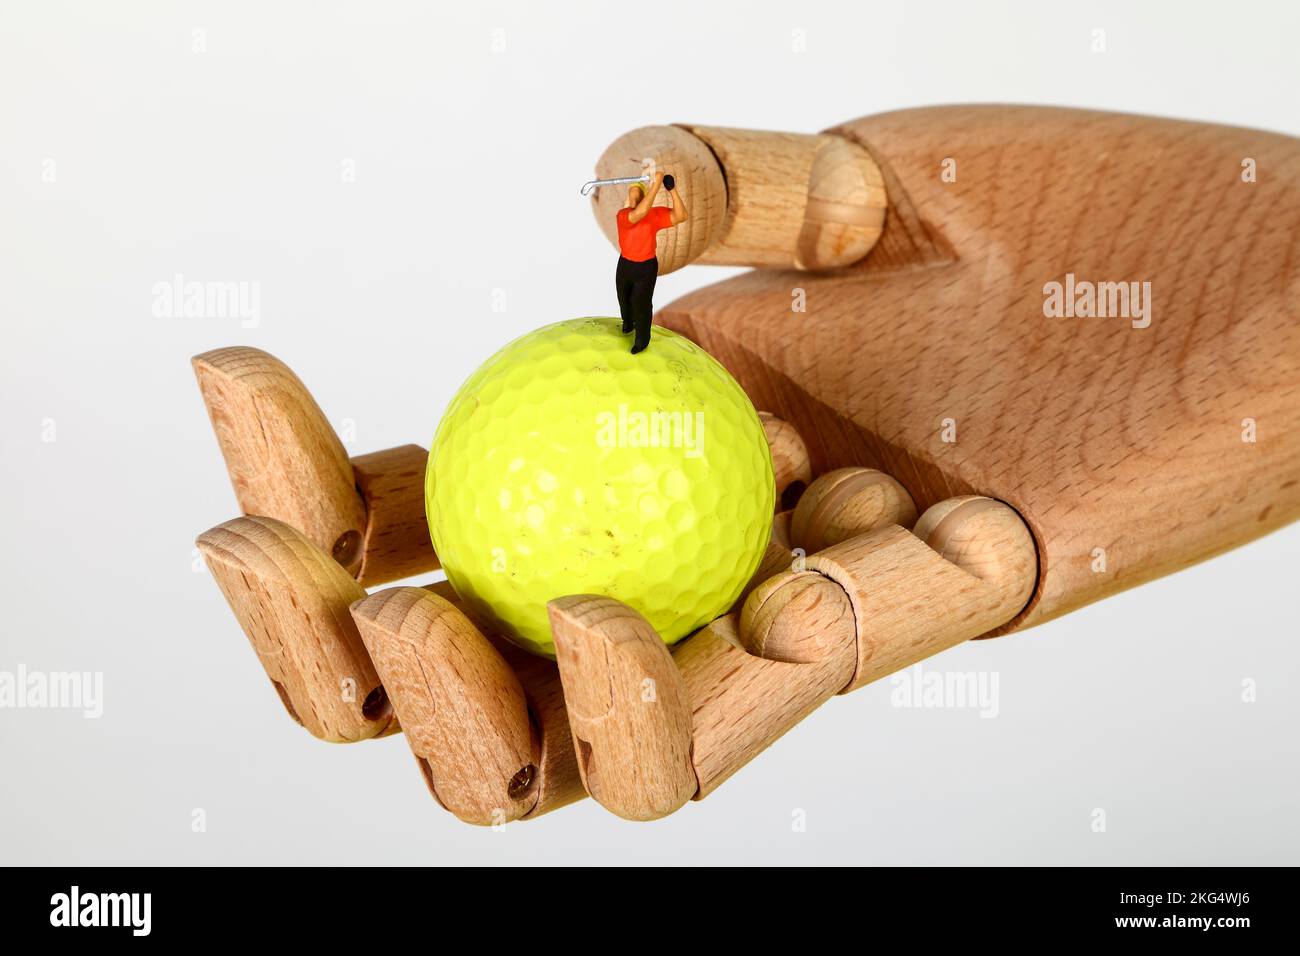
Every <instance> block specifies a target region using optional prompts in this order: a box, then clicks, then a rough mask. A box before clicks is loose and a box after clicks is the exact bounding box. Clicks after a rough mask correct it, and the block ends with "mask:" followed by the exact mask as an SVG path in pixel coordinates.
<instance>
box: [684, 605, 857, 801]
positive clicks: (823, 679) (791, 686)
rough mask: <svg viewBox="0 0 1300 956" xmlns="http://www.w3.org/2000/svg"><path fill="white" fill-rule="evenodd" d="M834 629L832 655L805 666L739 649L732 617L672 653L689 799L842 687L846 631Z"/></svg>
mask: <svg viewBox="0 0 1300 956" xmlns="http://www.w3.org/2000/svg"><path fill="white" fill-rule="evenodd" d="M841 623H842V626H841V627H840V628H839V630H838V632H837V634H838V641H837V642H835V643H836V649H835V650H834V651H833V652H830V653H828V654H827V656H826V657H824V658H822V659H821V660H819V661H817V662H814V663H809V664H792V663H786V662H784V661H769V660H764V659H763V658H761V657H755V656H754V655H753V654H750V653H749V652H748V651H746V650H745V649H744V648H743V647H741V646H740V641H739V637H738V635H737V625H738V617H737V615H735V614H728V615H727V616H725V617H720V618H718V619H717V620H716V621H714V622H713V623H712V624H710V625H708V626H707V627H704V628H702V629H701V630H699V631H696V632H695V634H693V635H692V636H691V637H689V638H687V639H686V640H685V641H682V642H681V643H679V644H677V645H676V646H675V647H674V648H673V659H674V660H675V661H676V662H677V666H678V668H679V669H680V670H681V673H682V680H683V682H684V683H685V686H686V694H687V696H688V698H689V699H690V702H691V724H692V739H693V741H694V743H693V749H692V757H693V760H694V764H695V774H696V777H697V778H698V780H699V790H698V791H697V792H696V794H695V799H696V800H701V799H703V798H704V797H706V796H708V795H709V794H710V793H712V792H713V791H714V790H716V789H717V788H718V787H719V786H720V785H721V784H722V783H723V782H724V781H725V780H726V779H727V778H728V777H730V776H731V775H732V774H734V773H735V772H736V771H737V770H739V769H740V768H741V767H743V766H744V765H745V764H747V763H749V761H751V760H753V759H754V757H756V756H758V754H760V753H762V752H763V751H764V750H766V749H767V748H768V747H769V746H771V745H772V744H773V743H774V742H775V741H776V740H778V739H779V738H780V737H781V735H782V734H784V733H785V732H786V731H787V730H789V729H790V728H791V727H793V726H794V725H795V724H797V723H799V721H801V720H803V719H804V718H805V717H807V716H808V715H809V714H810V713H812V712H813V711H814V710H816V709H817V708H818V707H820V706H821V705H822V704H823V703H825V702H826V701H827V700H829V699H830V698H831V697H834V696H835V694H836V693H837V692H838V691H840V690H841V689H842V688H843V687H844V686H845V685H846V684H847V683H848V681H849V679H850V678H851V677H852V676H853V668H854V660H855V657H856V654H855V651H854V630H853V622H852V620H851V619H849V620H845V621H842V622H841ZM830 644H831V642H829V641H828V642H827V646H828V647H829V646H830Z"/></svg>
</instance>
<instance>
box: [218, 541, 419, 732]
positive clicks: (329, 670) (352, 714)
mask: <svg viewBox="0 0 1300 956" xmlns="http://www.w3.org/2000/svg"><path fill="white" fill-rule="evenodd" d="M197 544H198V547H199V551H200V552H201V553H202V555H203V559H204V561H206V562H207V565H208V568H209V569H210V570H211V572H212V576H213V578H214V579H215V580H216V582H217V585H218V586H219V587H220V588H221V593H222V594H224V595H225V597H226V601H227V603H228V604H229V605H230V609H231V610H232V611H233V612H234V614H235V618H236V619H237V620H238V621H239V624H240V626H241V627H242V628H243V629H244V633H245V634H246V635H248V640H249V642H250V643H251V644H252V645H253V650H254V651H256V652H257V656H258V659H259V660H261V662H262V667H263V668H264V669H265V671H266V674H267V676H268V677H270V679H271V683H272V684H273V685H274V686H275V689H276V692H277V693H278V694H279V696H280V699H281V701H283V703H284V706H285V708H286V709H287V710H288V711H289V715H290V716H291V717H293V718H294V720H296V721H298V722H299V723H300V724H302V726H303V727H305V728H306V729H307V730H308V731H309V732H310V733H311V734H312V735H313V736H315V737H319V738H320V739H322V740H330V741H335V742H349V741H356V740H365V739H367V738H370V737H377V736H382V735H384V734H387V733H392V732H393V731H395V730H396V729H397V726H396V721H395V720H394V719H393V715H392V710H391V707H390V706H389V704H388V699H387V696H386V694H385V691H384V688H383V686H382V685H381V683H380V680H379V675H378V674H377V673H376V671H375V668H374V666H373V665H372V664H371V661H370V656H369V655H368V654H367V653H366V649H365V646H364V645H363V644H362V641H361V636H360V635H359V634H358V633H357V628H356V625H355V624H354V623H353V620H352V616H351V614H350V613H349V612H348V606H349V605H350V604H351V603H352V602H353V601H356V600H358V599H359V598H362V597H364V596H365V593H366V592H365V591H364V590H363V589H362V588H361V585H359V584H358V583H357V582H356V581H355V580H353V578H352V577H351V576H350V575H348V573H347V572H346V571H344V570H343V568H342V567H340V566H339V564H338V563H337V562H335V561H334V560H333V559H332V558H330V557H329V555H327V554H325V553H324V552H323V551H321V550H320V548H318V547H317V546H316V545H315V544H313V543H312V542H310V541H308V540H307V538H306V537H305V536H304V535H302V534H301V533H299V532H298V531H296V530H295V529H293V528H291V527H289V526H288V525H286V524H284V523H283V522H280V521H276V520H275V519H273V518H265V517H249V516H246V517H242V518H235V519H234V520H232V521H227V522H225V523H224V524H220V525H217V527H215V528H212V529H211V530H209V531H205V532H204V533H203V534H201V535H199V537H198V541H197Z"/></svg>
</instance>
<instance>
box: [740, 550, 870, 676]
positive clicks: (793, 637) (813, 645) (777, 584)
mask: <svg viewBox="0 0 1300 956" xmlns="http://www.w3.org/2000/svg"><path fill="white" fill-rule="evenodd" d="M845 627H849V628H852V629H853V631H854V633H855V634H856V633H857V625H856V622H855V619H854V614H853V604H852V602H850V601H849V597H848V594H847V593H846V592H845V590H844V589H843V588H842V587H840V586H839V585H838V584H836V583H835V582H834V581H832V580H831V579H830V578H828V577H826V576H825V575H823V574H818V573H817V572H816V571H786V572H784V573H782V574H778V575H776V576H774V577H771V578H768V579H767V580H766V581H764V582H763V583H762V584H760V585H759V586H758V587H757V588H755V589H754V592H753V593H752V594H751V595H750V596H749V599H748V600H747V601H745V606H744V608H743V609H742V610H741V612H740V624H739V637H740V642H741V644H742V645H744V648H745V650H747V651H749V653H751V654H753V655H755V656H757V657H763V658H766V659H767V660H769V661H788V662H790V663H792V664H809V663H815V662H817V661H820V660H822V659H823V658H826V657H829V656H831V655H833V654H835V653H838V651H839V650H840V647H841V643H842V636H843V633H844V629H845Z"/></svg>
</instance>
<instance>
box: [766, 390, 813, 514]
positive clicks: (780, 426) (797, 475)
mask: <svg viewBox="0 0 1300 956" xmlns="http://www.w3.org/2000/svg"><path fill="white" fill-rule="evenodd" d="M758 420H759V421H760V422H762V423H763V434H764V435H765V436H766V437H767V447H768V448H769V449H770V450H771V452H772V477H773V479H774V481H775V483H776V505H777V507H778V508H780V507H781V505H782V503H783V502H784V501H786V500H787V498H790V499H792V500H794V501H797V500H798V498H799V495H800V494H801V493H802V492H803V489H804V488H806V487H807V486H808V483H809V482H810V481H812V463H811V462H810V461H809V460H808V447H807V446H806V445H805V444H804V443H803V439H802V438H800V437H799V433H798V432H797V431H795V429H794V426H793V425H791V424H790V423H789V422H786V421H782V420H781V419H779V418H777V417H776V416H775V415H773V414H771V413H770V412H759V413H758Z"/></svg>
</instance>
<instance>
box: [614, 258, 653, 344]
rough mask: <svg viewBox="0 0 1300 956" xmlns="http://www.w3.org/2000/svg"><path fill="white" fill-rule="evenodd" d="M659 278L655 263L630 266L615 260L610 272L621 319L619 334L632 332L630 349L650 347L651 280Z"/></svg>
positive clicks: (624, 261) (621, 260) (648, 262)
mask: <svg viewBox="0 0 1300 956" xmlns="http://www.w3.org/2000/svg"><path fill="white" fill-rule="evenodd" d="M658 278H659V260H658V259H647V260H646V261H645V262H633V261H632V260H631V259H624V258H623V257H622V256H619V257H618V268H617V269H615V270H614V288H615V290H616V291H617V292H618V311H619V313H620V314H621V315H622V316H623V331H624V332H630V331H632V330H633V329H636V339H635V340H634V342H633V345H634V346H638V345H639V346H641V347H642V348H645V347H646V346H647V345H649V344H650V318H651V316H652V315H653V314H654V306H653V304H652V303H653V300H654V294H655V280H656V279H658Z"/></svg>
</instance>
